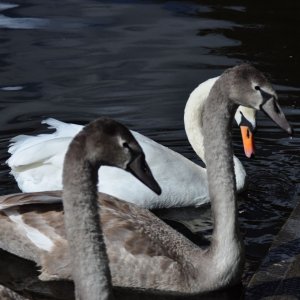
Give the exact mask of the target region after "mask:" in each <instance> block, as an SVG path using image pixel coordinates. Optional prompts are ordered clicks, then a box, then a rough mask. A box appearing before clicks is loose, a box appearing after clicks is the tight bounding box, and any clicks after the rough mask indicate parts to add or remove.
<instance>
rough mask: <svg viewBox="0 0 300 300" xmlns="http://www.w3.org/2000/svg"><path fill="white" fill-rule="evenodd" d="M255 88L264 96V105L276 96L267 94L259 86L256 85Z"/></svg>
mask: <svg viewBox="0 0 300 300" xmlns="http://www.w3.org/2000/svg"><path fill="white" fill-rule="evenodd" d="M254 88H255V89H256V90H258V91H260V93H261V96H262V98H263V103H262V104H264V103H265V102H266V101H268V100H269V99H270V98H272V97H274V95H271V94H269V93H267V92H265V91H264V90H262V89H261V88H260V87H259V86H258V85H256V86H255V87H254Z"/></svg>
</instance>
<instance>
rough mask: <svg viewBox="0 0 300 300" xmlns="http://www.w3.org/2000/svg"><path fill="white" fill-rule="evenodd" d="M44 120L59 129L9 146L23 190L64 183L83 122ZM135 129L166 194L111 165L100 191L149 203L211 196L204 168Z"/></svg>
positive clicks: (103, 172)
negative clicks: (66, 163) (70, 150)
mask: <svg viewBox="0 0 300 300" xmlns="http://www.w3.org/2000/svg"><path fill="white" fill-rule="evenodd" d="M44 123H46V124H48V125H49V126H50V128H53V129H55V132H54V133H51V134H41V135H38V136H18V137H16V138H15V139H13V141H12V142H13V143H12V145H11V146H10V148H9V152H10V153H11V154H12V155H11V157H10V158H9V159H8V160H7V164H8V165H9V167H10V168H11V174H12V175H13V176H14V177H15V179H16V181H17V183H18V186H19V188H20V189H21V190H22V191H23V192H39V191H47V190H61V189H62V166H63V160H64V156H65V153H66V151H67V148H68V146H69V144H70V142H71V140H72V138H73V137H74V136H75V135H76V134H77V133H78V132H79V131H80V130H81V128H82V126H80V125H75V124H67V123H63V122H60V121H57V120H55V119H47V120H45V121H44ZM132 133H133V135H134V136H135V138H136V139H137V141H138V142H139V144H140V145H141V147H142V148H143V151H144V153H145V155H146V160H147V162H148V164H149V166H150V168H151V170H152V172H153V174H154V177H155V178H156V180H157V181H158V182H159V183H160V185H161V187H162V190H163V192H162V195H161V196H157V195H156V194H154V193H153V192H152V191H151V190H149V189H148V188H147V187H146V186H145V185H143V184H142V183H141V182H140V181H139V180H137V179H136V178H135V177H134V176H132V175H131V174H129V173H128V172H125V171H124V170H121V169H118V168H114V167H106V166H104V167H102V168H101V169H100V171H99V178H100V179H99V182H100V185H99V191H101V192H103V193H106V194H110V195H112V196H114V197H117V198H120V199H124V200H126V201H128V202H132V203H135V204H137V205H139V206H142V207H146V208H160V207H180V206H195V205H201V204H203V203H206V202H208V201H209V197H208V189H207V180H206V171H205V169H203V168H201V167H199V166H198V165H196V164H194V163H193V162H191V161H190V160H188V159H187V158H185V157H184V156H182V155H180V154H178V153H176V152H175V151H173V150H171V149H169V148H167V147H165V146H163V145H160V144H159V143H156V142H155V141H153V140H151V139H150V138H147V137H145V136H143V135H142V134H139V133H138V132H134V131H132ZM183 187H184V188H183Z"/></svg>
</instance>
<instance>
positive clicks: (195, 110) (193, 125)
mask: <svg viewBox="0 0 300 300" xmlns="http://www.w3.org/2000/svg"><path fill="white" fill-rule="evenodd" d="M216 79H217V78H212V79H210V80H207V81H205V82H203V83H202V84H200V85H199V86H198V87H197V88H196V89H194V90H193V92H192V93H191V94H190V97H189V99H188V101H187V103H186V106H185V109H184V127H185V131H186V135H187V138H188V140H189V142H190V144H191V146H192V148H193V149H194V151H195V152H196V154H197V155H198V156H199V157H200V158H201V159H202V160H203V161H204V147H203V133H202V114H203V107H204V104H205V102H206V100H207V97H208V94H209V92H210V89H211V87H212V86H213V84H214V82H215V81H216Z"/></svg>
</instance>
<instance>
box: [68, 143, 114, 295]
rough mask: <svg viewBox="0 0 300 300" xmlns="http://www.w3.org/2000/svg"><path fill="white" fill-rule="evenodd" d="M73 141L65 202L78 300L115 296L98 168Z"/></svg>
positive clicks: (69, 157)
mask: <svg viewBox="0 0 300 300" xmlns="http://www.w3.org/2000/svg"><path fill="white" fill-rule="evenodd" d="M83 144H84V143H82V141H76V140H75V141H73V142H72V143H71V145H70V148H69V151H68V153H67V155H66V158H65V164H64V176H63V184H64V191H63V205H64V212H65V227H66V233H67V238H68V242H69V248H70V254H71V257H72V262H73V264H72V268H73V272H72V274H73V280H74V283H75V290H76V299H80V300H108V299H112V296H111V295H112V292H111V290H112V287H111V276H110V270H109V266H108V257H107V253H106V248H105V244H104V240H103V234H102V230H101V227H100V216H99V213H98V212H99V210H98V204H97V180H98V179H97V170H98V168H96V166H92V165H91V164H90V163H89V162H88V161H87V160H86V159H85V158H84V157H82V156H84V155H82V147H83V146H82V145H83Z"/></svg>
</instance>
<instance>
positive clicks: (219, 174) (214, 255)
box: [203, 79, 243, 281]
mask: <svg viewBox="0 0 300 300" xmlns="http://www.w3.org/2000/svg"><path fill="white" fill-rule="evenodd" d="M221 85H222V80H221V79H220V80H219V81H217V82H216V84H215V85H214V87H213V89H212V90H211V92H210V94H209V99H208V101H207V102H206V104H205V106H204V113H203V135H204V145H205V160H206V164H207V176H208V183H209V195H210V199H211V205H212V214H213V221H214V230H213V236H212V243H211V247H210V249H209V251H208V253H209V254H210V257H211V259H212V261H213V262H214V264H215V270H214V271H215V272H217V273H218V272H219V276H222V280H225V281H226V280H228V281H232V276H233V277H235V276H236V277H239V275H240V274H239V272H240V271H239V270H240V269H241V268H240V266H241V264H243V255H242V252H243V242H242V241H241V239H240V233H239V227H238V220H237V203H236V188H235V176H234V169H233V151H232V145H231V123H232V118H233V111H234V110H235V108H236V105H235V104H233V103H232V102H230V101H229V100H228V98H227V96H226V94H223V93H222V90H226V88H224V87H222V86H221Z"/></svg>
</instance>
